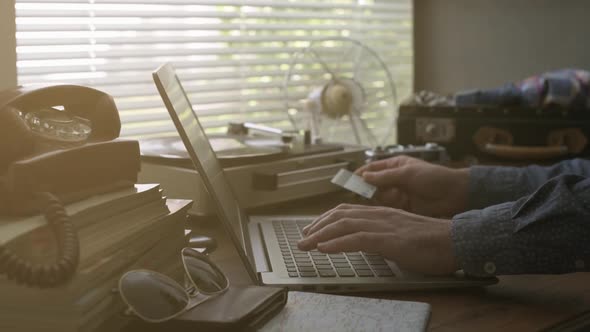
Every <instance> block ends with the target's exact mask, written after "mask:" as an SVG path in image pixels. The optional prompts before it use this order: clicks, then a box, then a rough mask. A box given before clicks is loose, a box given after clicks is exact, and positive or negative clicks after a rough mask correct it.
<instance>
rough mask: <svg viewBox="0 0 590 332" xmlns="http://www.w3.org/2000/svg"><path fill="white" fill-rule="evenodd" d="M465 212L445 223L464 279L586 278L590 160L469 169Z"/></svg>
mask: <svg viewBox="0 0 590 332" xmlns="http://www.w3.org/2000/svg"><path fill="white" fill-rule="evenodd" d="M469 186H470V187H469V192H470V193H469V209H470V210H471V211H467V212H464V213H461V214H458V215H456V216H454V217H453V225H452V239H453V244H454V250H455V256H456V257H457V260H458V262H459V264H460V266H461V267H462V268H463V270H464V271H465V273H466V274H469V275H473V276H482V277H483V276H492V275H502V274H527V273H548V274H558V273H568V272H576V271H590V161H589V160H583V159H574V160H568V161H563V162H561V163H559V164H556V165H554V166H551V167H540V166H528V167H522V168H517V167H485V166H476V167H472V168H471V169H470V185H469Z"/></svg>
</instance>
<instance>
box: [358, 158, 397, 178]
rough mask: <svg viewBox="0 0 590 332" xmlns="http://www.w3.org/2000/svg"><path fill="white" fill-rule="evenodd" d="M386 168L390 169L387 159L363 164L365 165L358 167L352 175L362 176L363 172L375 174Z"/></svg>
mask: <svg viewBox="0 0 590 332" xmlns="http://www.w3.org/2000/svg"><path fill="white" fill-rule="evenodd" d="M388 167H390V166H389V162H388V159H382V160H377V161H372V162H370V163H368V164H365V165H363V166H361V167H359V168H358V169H357V170H356V171H354V174H356V175H362V174H363V173H364V172H367V171H370V172H375V171H380V170H383V169H387V168H388Z"/></svg>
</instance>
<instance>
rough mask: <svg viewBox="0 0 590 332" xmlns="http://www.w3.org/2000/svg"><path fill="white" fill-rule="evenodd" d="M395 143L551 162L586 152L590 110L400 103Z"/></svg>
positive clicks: (482, 157) (456, 154) (467, 156)
mask: <svg viewBox="0 0 590 332" xmlns="http://www.w3.org/2000/svg"><path fill="white" fill-rule="evenodd" d="M397 126H398V127H397V130H398V143H399V144H425V143H428V142H432V143H437V144H439V145H442V146H444V147H445V148H446V149H447V152H448V153H449V156H450V157H451V159H452V160H468V161H496V160H519V161H533V162H535V161H540V160H544V161H555V160H559V159H566V158H571V157H575V156H587V155H589V154H590V146H589V144H588V137H590V111H589V112H584V111H577V112H573V111H572V112H568V111H566V110H562V109H553V110H547V109H530V108H497V107H454V106H416V105H402V106H401V107H400V115H399V119H398V125H397Z"/></svg>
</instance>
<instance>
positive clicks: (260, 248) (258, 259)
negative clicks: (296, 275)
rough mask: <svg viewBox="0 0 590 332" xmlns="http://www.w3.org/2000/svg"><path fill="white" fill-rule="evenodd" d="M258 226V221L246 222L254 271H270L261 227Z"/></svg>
mask: <svg viewBox="0 0 590 332" xmlns="http://www.w3.org/2000/svg"><path fill="white" fill-rule="evenodd" d="M260 226H261V225H260V223H258V222H250V223H248V228H249V232H248V233H250V234H249V235H250V248H252V255H253V257H254V264H255V265H256V272H258V273H261V272H272V268H271V264H270V260H269V258H268V255H267V252H266V243H265V242H264V237H263V236H262V228H261V227H260Z"/></svg>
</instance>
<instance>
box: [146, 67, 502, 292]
mask: <svg viewBox="0 0 590 332" xmlns="http://www.w3.org/2000/svg"><path fill="white" fill-rule="evenodd" d="M153 78H154V81H155V83H156V86H157V88H158V91H159V93H160V95H161V97H162V99H163V101H164V104H165V105H166V108H167V109H168V112H169V113H170V116H171V118H172V120H173V122H174V125H175V126H176V129H177V130H178V133H179V135H180V137H181V138H182V141H183V143H184V145H185V147H186V149H187V152H188V154H189V156H190V158H191V160H192V162H193V164H194V166H195V168H196V170H197V172H198V173H199V175H200V176H201V178H202V180H203V184H204V185H205V187H206V188H207V191H208V192H209V194H210V196H211V201H212V202H213V203H214V205H215V209H216V212H217V216H218V219H219V220H220V222H221V223H222V224H223V226H224V228H225V230H226V232H227V233H228V235H229V236H230V238H231V239H232V241H233V242H234V244H235V246H236V249H237V251H238V253H239V254H240V257H241V259H242V260H243V262H244V265H245V267H246V269H247V270H248V272H249V274H250V277H251V278H252V280H253V281H255V282H256V283H257V284H259V285H273V286H284V287H288V288H289V289H291V290H305V291H321V292H353V291H374V290H375V291H377V290H397V289H404V290H405V289H425V288H442V287H457V286H475V285H485V284H490V283H493V282H495V279H470V278H466V277H463V276H460V275H456V276H449V277H426V276H421V275H415V274H411V273H407V272H404V271H402V270H400V269H399V268H398V267H397V266H396V265H395V263H394V262H390V261H386V260H384V259H383V258H382V257H380V256H379V255H377V254H373V253H365V252H353V253H339V254H333V255H332V254H330V255H327V254H324V253H321V252H318V251H317V250H314V251H310V252H306V251H301V250H299V249H298V248H297V241H298V240H299V239H300V238H301V236H302V228H303V227H305V226H306V225H307V224H309V223H310V222H311V221H313V220H314V218H315V216H305V215H283V216H248V215H247V214H246V213H245V211H244V209H243V208H242V207H241V206H240V204H239V202H238V200H237V199H236V196H235V195H234V193H233V191H232V188H231V186H230V184H229V182H228V180H227V179H226V176H225V174H224V172H223V169H222V167H221V165H220V163H219V160H218V159H217V157H216V155H215V153H214V151H213V149H212V148H211V145H210V143H209V140H208V139H207V136H206V134H205V132H204V130H203V128H202V126H201V124H200V123H199V119H198V117H197V115H196V113H195V111H194V110H193V107H192V104H191V102H190V101H189V99H188V97H187V95H186V93H185V91H184V89H183V87H182V84H181V82H180V80H179V79H178V77H177V75H176V73H175V71H174V68H173V67H172V66H171V65H170V64H166V65H163V66H161V67H160V68H159V69H158V70H156V71H155V72H154V74H153Z"/></svg>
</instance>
